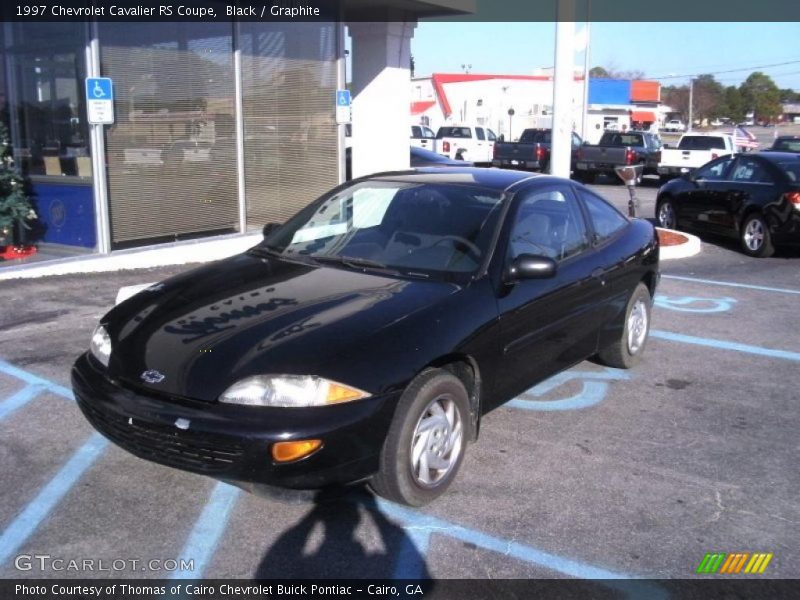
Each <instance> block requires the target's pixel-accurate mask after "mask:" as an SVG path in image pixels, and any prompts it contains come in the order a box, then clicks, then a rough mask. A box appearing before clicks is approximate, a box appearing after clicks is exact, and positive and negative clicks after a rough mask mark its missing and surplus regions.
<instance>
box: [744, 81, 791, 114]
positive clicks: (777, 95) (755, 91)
mask: <svg viewBox="0 0 800 600" xmlns="http://www.w3.org/2000/svg"><path fill="white" fill-rule="evenodd" d="M739 91H740V93H741V95H742V100H743V102H744V108H745V110H753V111H755V113H756V118H757V119H759V120H764V121H772V120H774V119H777V118H778V117H779V116H780V114H781V112H782V109H781V91H780V89H778V86H777V85H775V82H774V81H772V78H771V77H770V76H769V75H765V74H764V73H762V72H760V71H756V72H755V73H751V74H750V76H749V77H748V78H747V79H745V80H744V83H742V85H741V86H739Z"/></svg>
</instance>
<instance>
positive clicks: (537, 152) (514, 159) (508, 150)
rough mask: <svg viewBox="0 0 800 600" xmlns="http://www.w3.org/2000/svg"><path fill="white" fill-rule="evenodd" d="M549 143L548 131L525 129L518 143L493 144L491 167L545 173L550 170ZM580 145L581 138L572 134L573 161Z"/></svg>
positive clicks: (550, 135) (549, 135) (550, 138)
mask: <svg viewBox="0 0 800 600" xmlns="http://www.w3.org/2000/svg"><path fill="white" fill-rule="evenodd" d="M551 142H552V134H551V131H550V130H549V129H526V130H525V131H523V132H522V135H521V136H519V141H518V142H495V144H494V154H493V156H492V166H493V167H501V168H503V169H523V170H527V171H543V172H547V170H548V169H549V168H550V145H551ZM581 143H582V141H581V138H580V137H578V135H577V134H575V133H573V134H572V158H573V161H574V159H575V156H576V152H577V150H578V148H580V146H581Z"/></svg>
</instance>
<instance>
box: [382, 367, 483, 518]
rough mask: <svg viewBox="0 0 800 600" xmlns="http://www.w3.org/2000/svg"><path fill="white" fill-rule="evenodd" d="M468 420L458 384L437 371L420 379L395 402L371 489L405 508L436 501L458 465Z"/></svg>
mask: <svg viewBox="0 0 800 600" xmlns="http://www.w3.org/2000/svg"><path fill="white" fill-rule="evenodd" d="M469 414H470V410H469V396H468V394H467V390H466V389H465V388H464V384H463V383H461V380H460V379H458V378H457V377H455V376H454V375H451V374H450V373H447V372H445V371H442V370H439V369H432V370H428V371H424V372H423V373H421V374H420V375H419V376H418V377H417V378H416V379H414V381H412V382H411V384H410V385H409V386H408V387H407V388H406V391H405V392H403V395H402V397H401V398H400V402H399V404H398V406H397V410H396V412H395V417H394V420H393V421H392V425H391V427H390V429H389V434H388V436H387V437H386V441H385V442H384V445H383V450H382V452H381V457H380V468H379V470H378V472H377V473H376V474H375V475H374V476H373V477H372V480H371V481H370V486H371V487H372V489H373V490H375V492H376V493H378V494H379V495H381V496H383V497H384V498H387V499H389V500H392V501H394V502H399V503H402V504H408V505H410V506H422V505H424V504H427V503H429V502H431V501H433V500H435V499H436V498H438V497H439V496H441V495H442V494H443V493H444V492H445V491H446V490H447V488H448V487H450V484H451V483H452V482H453V479H455V476H456V473H458V469H459V468H460V467H461V462H462V461H463V459H464V453H465V451H466V446H467V435H466V432H467V431H468V430H469V418H470V417H469Z"/></svg>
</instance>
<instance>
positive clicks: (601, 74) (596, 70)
mask: <svg viewBox="0 0 800 600" xmlns="http://www.w3.org/2000/svg"><path fill="white" fill-rule="evenodd" d="M589 77H594V78H595V79H608V78H609V77H610V75H609V74H608V71H606V70H605V68H604V67H600V66H598V67H592V68H591V69H589Z"/></svg>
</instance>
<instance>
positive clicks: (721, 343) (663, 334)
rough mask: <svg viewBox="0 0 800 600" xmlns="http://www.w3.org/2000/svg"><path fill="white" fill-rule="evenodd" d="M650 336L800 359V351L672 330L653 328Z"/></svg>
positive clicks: (794, 359) (697, 344) (775, 356)
mask: <svg viewBox="0 0 800 600" xmlns="http://www.w3.org/2000/svg"><path fill="white" fill-rule="evenodd" d="M650 336H651V337H654V338H658V339H662V340H668V341H670V342H680V343H683V344H693V345H696V346H706V347H709V348H719V349H722V350H735V351H736V352H744V353H746V354H756V355H758V356H768V357H770V358H782V359H784V360H793V361H800V352H792V351H790V350H775V349H773V348H763V347H761V346H751V345H750V344H740V343H739V342H729V341H727V340H716V339H712V338H704V337H696V336H693V335H684V334H682V333H673V332H671V331H660V330H658V329H651V330H650Z"/></svg>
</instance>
